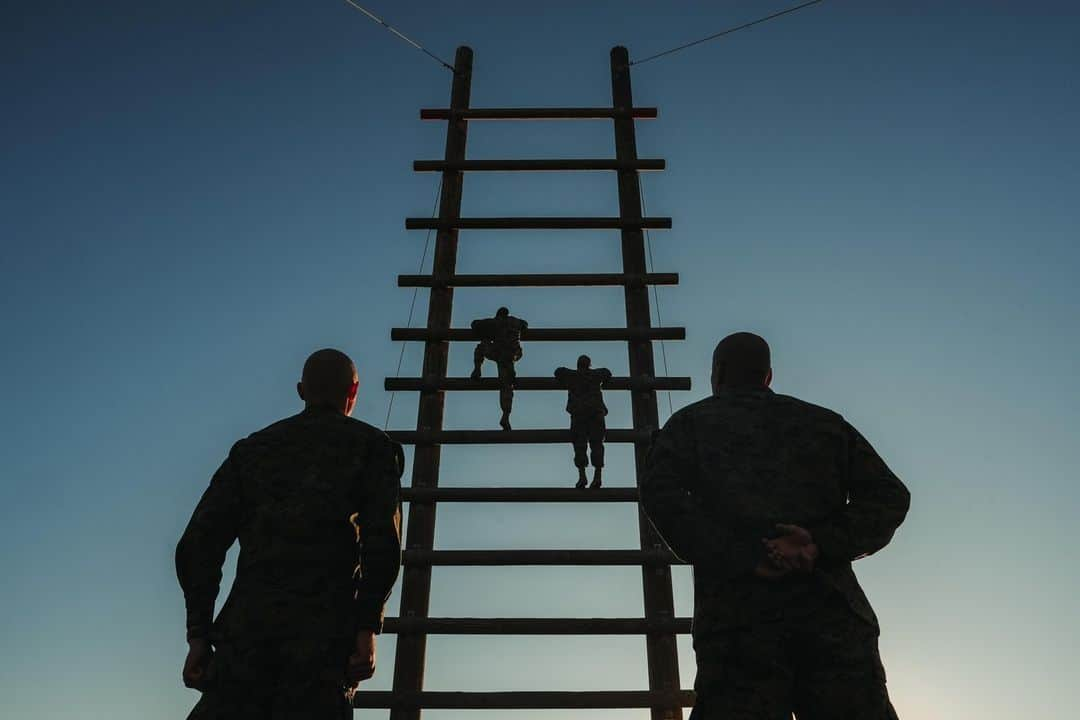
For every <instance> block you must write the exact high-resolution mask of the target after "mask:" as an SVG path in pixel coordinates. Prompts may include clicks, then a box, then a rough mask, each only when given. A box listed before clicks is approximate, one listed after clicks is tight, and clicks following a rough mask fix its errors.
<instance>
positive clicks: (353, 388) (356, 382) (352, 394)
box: [349, 380, 360, 401]
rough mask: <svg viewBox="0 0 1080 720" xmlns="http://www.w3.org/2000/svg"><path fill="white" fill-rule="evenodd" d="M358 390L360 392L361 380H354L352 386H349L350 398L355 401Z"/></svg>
mask: <svg viewBox="0 0 1080 720" xmlns="http://www.w3.org/2000/svg"><path fill="white" fill-rule="evenodd" d="M358 392H360V381H359V380H354V381H353V384H352V386H351V387H350V388H349V399H350V400H353V401H355V400H356V394H357V393H358Z"/></svg>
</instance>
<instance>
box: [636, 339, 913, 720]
mask: <svg viewBox="0 0 1080 720" xmlns="http://www.w3.org/2000/svg"><path fill="white" fill-rule="evenodd" d="M712 373H713V374H712V386H713V395H712V397H710V398H707V399H705V400H702V401H700V402H697V403H694V404H693V405H690V406H688V407H686V408H683V409H682V410H680V411H679V412H677V413H675V414H674V415H673V416H672V417H671V419H670V420H669V421H668V422H667V424H666V425H665V426H664V429H663V430H662V431H661V433H660V435H659V437H658V438H657V440H656V442H655V444H654V446H653V449H652V452H651V456H650V467H649V469H648V472H647V473H646V476H645V478H644V479H643V481H642V483H641V502H642V505H643V507H644V509H645V512H646V513H647V514H648V516H649V518H650V520H652V522H653V524H654V525H655V526H656V529H657V530H658V531H659V532H660V534H661V535H663V537H664V539H665V540H666V541H667V543H668V545H669V546H670V547H671V549H672V550H673V551H674V552H675V554H677V555H678V556H679V557H681V558H683V559H684V560H686V561H688V562H690V563H693V566H694V599H695V611H694V650H695V652H696V653H697V664H698V674H697V680H696V682H695V684H694V687H695V689H696V691H697V705H696V706H695V708H694V711H693V714H692V715H691V718H692V720H714V719H723V720H790V718H791V714H792V713H793V712H794V713H795V715H796V717H797V718H799V720H895V718H896V712H895V711H894V710H893V707H892V704H891V703H890V702H889V696H888V692H887V691H886V687H885V672H884V669H883V667H882V664H881V658H880V656H879V655H878V633H879V629H878V622H877V617H876V616H875V615H874V611H873V610H872V609H871V607H870V603H869V602H868V601H867V599H866V596H865V595H864V594H863V591H862V589H861V588H860V587H859V583H858V581H857V580H856V579H855V574H854V573H853V572H852V569H851V563H852V561H853V560H856V559H858V558H861V557H865V556H867V555H870V554H871V553H873V552H876V551H878V550H880V549H881V548H883V547H885V545H886V544H887V543H888V542H889V540H890V539H891V538H892V536H893V532H894V531H895V530H896V528H897V527H898V526H899V525H900V523H901V522H903V520H904V516H905V515H906V514H907V510H908V505H909V494H908V491H907V489H906V488H905V487H904V485H903V483H901V482H900V480H899V479H897V477H896V476H895V475H894V474H893V473H892V472H891V471H890V470H889V468H888V467H887V466H886V465H885V463H884V461H882V459H881V458H880V457H879V456H878V454H877V453H876V452H874V449H873V448H872V447H871V446H870V443H868V442H867V441H866V439H865V438H863V436H862V435H860V434H859V433H858V431H856V430H855V428H853V427H852V426H851V425H849V424H848V423H847V422H846V421H845V420H844V419H843V418H842V417H840V416H839V415H837V414H836V413H834V412H832V411H830V410H826V409H825V408H822V407H818V406H816V405H811V404H809V403H806V402H803V401H801V400H797V399H795V398H793V397H788V396H785V395H777V394H774V393H773V392H772V391H771V390H769V387H768V386H769V383H770V381H771V379H772V369H771V367H770V358H769V346H768V345H767V344H766V342H765V341H764V340H763V339H762V338H760V337H758V336H757V335H753V334H750V333H736V334H734V335H729V336H728V337H726V338H724V339H723V340H722V341H720V344H719V345H717V346H716V351H715V353H714V354H713V370H712Z"/></svg>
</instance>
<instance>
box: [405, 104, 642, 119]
mask: <svg viewBox="0 0 1080 720" xmlns="http://www.w3.org/2000/svg"><path fill="white" fill-rule="evenodd" d="M656 116H657V111H656V108H654V107H635V108H616V107H601V108H581V107H578V108H567V107H561V108H557V107H547V108H460V109H459V108H422V109H421V110H420V119H421V120H449V119H450V118H455V119H461V120H611V119H613V118H617V117H632V118H635V119H638V120H653V119H655V118H656Z"/></svg>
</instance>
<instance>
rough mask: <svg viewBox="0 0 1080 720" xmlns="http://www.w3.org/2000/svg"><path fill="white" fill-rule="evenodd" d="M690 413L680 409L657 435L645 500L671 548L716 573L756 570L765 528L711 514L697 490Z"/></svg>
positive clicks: (645, 481) (733, 574) (644, 485)
mask: <svg viewBox="0 0 1080 720" xmlns="http://www.w3.org/2000/svg"><path fill="white" fill-rule="evenodd" d="M696 455H697V453H696V448H695V442H694V434H693V428H692V418H691V417H690V416H688V415H686V414H676V415H674V416H673V417H672V418H671V420H669V421H668V423H667V424H666V425H665V426H664V429H663V430H661V431H660V434H659V435H658V436H657V438H656V440H655V442H654V444H653V447H652V451H651V453H650V454H649V466H648V469H647V471H646V474H645V477H644V478H643V479H642V481H641V505H642V508H643V509H644V511H645V514H646V515H647V516H648V518H649V520H650V521H651V522H652V524H653V526H654V527H655V528H656V530H657V531H658V532H659V533H660V535H661V536H662V537H663V538H664V541H665V542H666V543H667V544H668V546H669V547H670V548H671V549H672V551H673V552H674V553H675V554H676V555H677V556H678V557H679V558H681V559H682V560H684V561H686V562H688V563H692V564H693V565H694V567H695V568H696V569H699V570H705V571H707V572H709V573H710V574H712V575H714V576H718V577H737V576H739V575H745V574H748V573H750V572H752V571H753V569H754V567H756V566H757V564H758V562H759V561H760V559H761V558H762V557H763V550H762V545H761V537H762V534H761V533H760V532H754V531H753V530H750V529H748V528H742V527H738V526H736V525H735V524H734V523H723V522H720V521H718V520H717V519H714V518H712V517H710V516H709V515H708V514H707V513H706V512H705V510H704V508H703V507H702V502H701V498H700V497H699V496H698V495H697V494H696V493H695V490H696V488H697V487H698V483H699V481H700V479H699V478H698V476H697V457H696Z"/></svg>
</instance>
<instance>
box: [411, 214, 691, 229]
mask: <svg viewBox="0 0 1080 720" xmlns="http://www.w3.org/2000/svg"><path fill="white" fill-rule="evenodd" d="M454 228H457V229H459V230H640V229H643V228H649V229H650V230H670V229H671V218H669V217H647V218H641V219H638V220H632V219H629V218H621V217H467V218H438V217H411V218H405V229H406V230H450V229H454Z"/></svg>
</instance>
